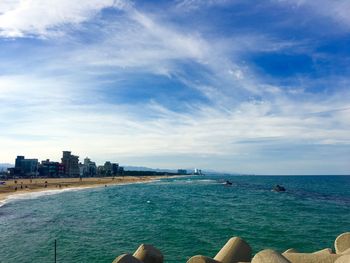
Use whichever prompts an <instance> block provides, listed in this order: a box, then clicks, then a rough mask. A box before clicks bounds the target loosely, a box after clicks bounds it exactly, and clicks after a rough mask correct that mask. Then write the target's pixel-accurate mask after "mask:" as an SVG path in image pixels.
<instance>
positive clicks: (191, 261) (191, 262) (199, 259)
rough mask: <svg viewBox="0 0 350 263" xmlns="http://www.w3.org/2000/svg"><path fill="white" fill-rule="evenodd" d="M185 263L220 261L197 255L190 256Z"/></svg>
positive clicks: (214, 262) (215, 262)
mask: <svg viewBox="0 0 350 263" xmlns="http://www.w3.org/2000/svg"><path fill="white" fill-rule="evenodd" d="M187 263H220V262H218V261H216V260H215V259H212V258H209V257H205V256H201V255H197V256H194V257H191V258H190V259H189V260H188V261H187Z"/></svg>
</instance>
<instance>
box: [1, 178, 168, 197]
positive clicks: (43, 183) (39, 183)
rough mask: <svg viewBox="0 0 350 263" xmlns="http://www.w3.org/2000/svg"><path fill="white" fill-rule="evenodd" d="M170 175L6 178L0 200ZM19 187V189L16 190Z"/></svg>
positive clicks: (135, 181)
mask: <svg viewBox="0 0 350 263" xmlns="http://www.w3.org/2000/svg"><path fill="white" fill-rule="evenodd" d="M167 177H170V176H125V177H89V178H81V179H80V178H33V179H16V180H6V181H4V182H5V185H0V201H3V200H5V199H7V198H8V197H9V196H12V195H17V194H25V193H31V192H39V191H48V190H63V189H69V188H91V187H99V186H105V185H113V184H127V183H139V182H149V181H153V180H157V179H160V178H167ZM16 188H17V190H16Z"/></svg>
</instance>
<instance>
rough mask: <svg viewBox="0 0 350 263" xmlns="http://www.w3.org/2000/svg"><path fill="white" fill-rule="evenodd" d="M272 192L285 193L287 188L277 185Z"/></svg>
mask: <svg viewBox="0 0 350 263" xmlns="http://www.w3.org/2000/svg"><path fill="white" fill-rule="evenodd" d="M272 190H273V191H275V192H285V191H286V188H284V187H283V186H281V185H278V184H277V185H275V186H274V188H273V189H272Z"/></svg>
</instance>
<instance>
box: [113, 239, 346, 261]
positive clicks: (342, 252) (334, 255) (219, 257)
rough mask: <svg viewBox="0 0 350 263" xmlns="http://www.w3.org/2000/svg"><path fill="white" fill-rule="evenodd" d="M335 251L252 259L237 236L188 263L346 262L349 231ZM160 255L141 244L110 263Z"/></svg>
mask: <svg viewBox="0 0 350 263" xmlns="http://www.w3.org/2000/svg"><path fill="white" fill-rule="evenodd" d="M334 248H335V252H333V250H332V249H331V248H325V249H322V250H319V251H315V252H312V253H299V252H298V251H297V250H295V249H293V248H289V249H287V250H286V251H285V252H283V253H279V252H277V251H275V250H272V249H265V250H262V251H260V252H258V253H257V254H255V256H254V257H252V248H251V247H250V245H249V244H248V243H247V242H246V241H244V240H243V239H241V238H240V237H232V238H230V239H229V240H228V241H227V243H226V244H225V245H224V246H223V247H222V248H221V250H220V251H219V252H218V253H217V254H216V256H215V257H214V258H211V257H208V256H203V255H196V256H193V257H191V258H190V259H189V260H188V261H187V263H243V262H251V263H349V262H350V232H347V233H343V234H341V235H339V236H338V237H337V238H336V240H335V241H334ZM163 261H164V256H163V254H162V253H161V252H160V251H159V250H158V249H157V248H155V247H153V246H152V245H145V244H142V245H140V246H139V248H138V249H137V250H136V251H135V253H134V254H133V255H131V254H122V255H120V256H118V257H117V258H116V259H115V260H114V261H113V263H163Z"/></svg>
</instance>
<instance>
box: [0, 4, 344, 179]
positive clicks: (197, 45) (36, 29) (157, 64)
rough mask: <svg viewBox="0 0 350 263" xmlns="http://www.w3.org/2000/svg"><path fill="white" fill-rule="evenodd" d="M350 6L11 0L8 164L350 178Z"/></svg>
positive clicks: (3, 33)
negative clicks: (72, 163) (86, 161)
mask: <svg viewBox="0 0 350 263" xmlns="http://www.w3.org/2000/svg"><path fill="white" fill-rule="evenodd" d="M348 10H350V1H348V0H319V1H314V0H262V1H255V0H254V1H253V0H232V1H229V0H216V1H214V0H207V1H205V0H174V1H165V0H161V1H141V0H134V1H131V0H130V1H128V0H84V1H72V0H50V1H47V0H1V1H0V162H8V163H14V159H15V157H16V156H17V155H25V156H26V157H28V158H38V159H39V160H43V159H47V158H50V159H53V160H57V161H58V160H59V159H60V158H61V155H62V151H63V150H71V151H72V152H73V154H77V155H79V156H80V160H82V159H83V158H84V157H86V156H88V157H90V158H91V159H92V160H94V161H96V162H97V163H103V162H104V161H105V160H110V161H115V162H119V163H120V164H121V165H137V166H148V167H153V168H195V167H196V168H202V169H213V170H217V171H224V172H237V173H249V174H251V173H252V174H281V175H282V174H296V175H297V174H350V89H349V84H350V74H349V73H350V16H349V15H348Z"/></svg>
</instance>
